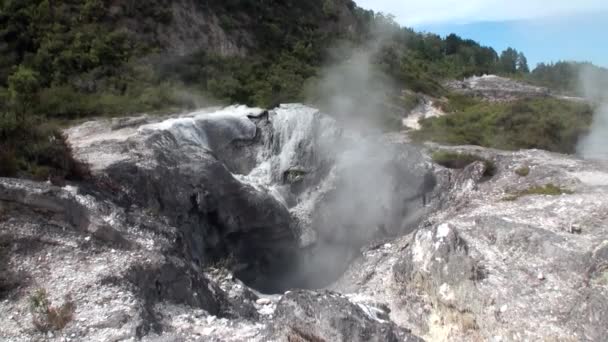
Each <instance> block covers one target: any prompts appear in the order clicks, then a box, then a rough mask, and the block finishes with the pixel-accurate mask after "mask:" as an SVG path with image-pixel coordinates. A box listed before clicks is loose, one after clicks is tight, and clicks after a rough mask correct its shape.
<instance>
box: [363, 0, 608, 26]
mask: <svg viewBox="0 0 608 342" xmlns="http://www.w3.org/2000/svg"><path fill="white" fill-rule="evenodd" d="M357 4H358V5H359V6H361V7H363V8H367V9H372V10H374V11H376V12H384V13H390V14H393V15H395V16H396V18H397V21H398V22H399V23H401V24H403V25H406V26H418V25H425V24H438V23H462V24H466V23H470V22H478V21H504V20H519V19H533V18H540V17H550V16H562V15H569V14H572V13H580V12H594V11H598V10H608V1H606V0H577V1H572V0H552V1H548V0H510V1H505V0H425V1H419V0H357Z"/></svg>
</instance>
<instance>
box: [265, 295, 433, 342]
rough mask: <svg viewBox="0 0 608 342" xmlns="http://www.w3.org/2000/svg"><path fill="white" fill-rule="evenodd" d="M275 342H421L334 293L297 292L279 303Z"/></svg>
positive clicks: (286, 296)
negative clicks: (281, 341) (288, 341)
mask: <svg viewBox="0 0 608 342" xmlns="http://www.w3.org/2000/svg"><path fill="white" fill-rule="evenodd" d="M275 315H276V318H275V319H274V321H273V324H272V327H271V331H272V333H271V334H272V338H275V339H277V340H290V341H292V340H294V341H300V340H302V341H352V342H360V341H361V342H362V341H411V342H418V341H422V340H421V339H419V338H417V337H415V336H413V335H411V334H410V332H409V331H407V330H404V329H400V328H398V327H397V326H396V325H395V324H394V323H392V322H390V321H384V320H382V319H380V318H378V317H377V316H375V315H374V313H373V311H372V310H371V309H370V308H367V307H365V306H362V305H356V304H353V303H351V302H350V301H349V300H348V299H347V298H346V297H344V296H342V295H340V294H338V293H333V292H310V291H294V292H290V293H288V294H286V295H285V296H284V297H283V298H282V299H281V301H280V302H279V304H278V306H277V309H276V312H275Z"/></svg>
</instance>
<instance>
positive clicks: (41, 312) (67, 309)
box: [30, 289, 76, 332]
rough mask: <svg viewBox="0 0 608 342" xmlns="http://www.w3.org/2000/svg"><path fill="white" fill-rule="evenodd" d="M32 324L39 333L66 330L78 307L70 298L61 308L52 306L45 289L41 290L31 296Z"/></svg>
mask: <svg viewBox="0 0 608 342" xmlns="http://www.w3.org/2000/svg"><path fill="white" fill-rule="evenodd" d="M30 311H31V313H32V322H33V323H34V326H35V327H36V329H38V331H41V332H47V331H57V330H62V329H63V328H65V327H66V326H67V325H68V323H70V322H71V321H72V319H73V318H74V312H75V311H76V305H75V304H74V302H73V301H71V300H70V298H66V301H65V303H63V304H62V305H61V306H59V307H54V306H52V303H51V301H50V300H49V298H48V294H47V292H46V290H45V289H39V290H37V291H36V292H34V294H32V295H31V296H30Z"/></svg>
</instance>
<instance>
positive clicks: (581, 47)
mask: <svg viewBox="0 0 608 342" xmlns="http://www.w3.org/2000/svg"><path fill="white" fill-rule="evenodd" d="M356 2H357V3H358V4H359V5H360V6H361V7H364V8H369V9H373V10H374V11H380V12H385V13H391V14H393V15H395V17H396V20H397V21H398V22H399V23H400V24H402V25H404V26H409V27H414V28H415V29H417V30H421V31H427V32H433V33H437V34H440V35H447V34H450V33H452V32H453V33H456V34H458V35H460V36H462V37H463V38H470V39H473V40H476V41H479V42H480V43H482V44H484V45H489V46H492V47H494V48H495V49H496V50H497V51H498V52H499V53H500V51H502V50H504V49H505V48H506V47H508V46H511V47H514V48H516V49H518V50H521V51H523V52H524V53H525V54H526V56H527V57H528V60H529V63H530V66H531V67H534V66H535V65H536V63H538V62H551V61H558V60H578V61H591V62H593V63H595V64H598V65H602V66H605V67H608V0H577V1H572V0H510V1H508V0H500V1H499V0H425V1H419V0H358V1H356Z"/></svg>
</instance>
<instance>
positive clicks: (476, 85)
mask: <svg viewBox="0 0 608 342" xmlns="http://www.w3.org/2000/svg"><path fill="white" fill-rule="evenodd" d="M446 87H447V88H448V89H450V90H452V91H454V92H456V93H460V94H464V95H471V96H475V97H479V98H482V99H484V100H487V101H494V102H505V101H514V100H519V99H522V98H533V97H548V96H552V94H551V91H550V90H549V89H548V88H543V87H536V86H532V85H529V84H526V83H523V82H518V81H515V80H512V79H509V78H505V77H500V76H496V75H484V76H473V77H470V78H467V79H464V80H462V81H457V80H453V81H449V82H447V83H446Z"/></svg>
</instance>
